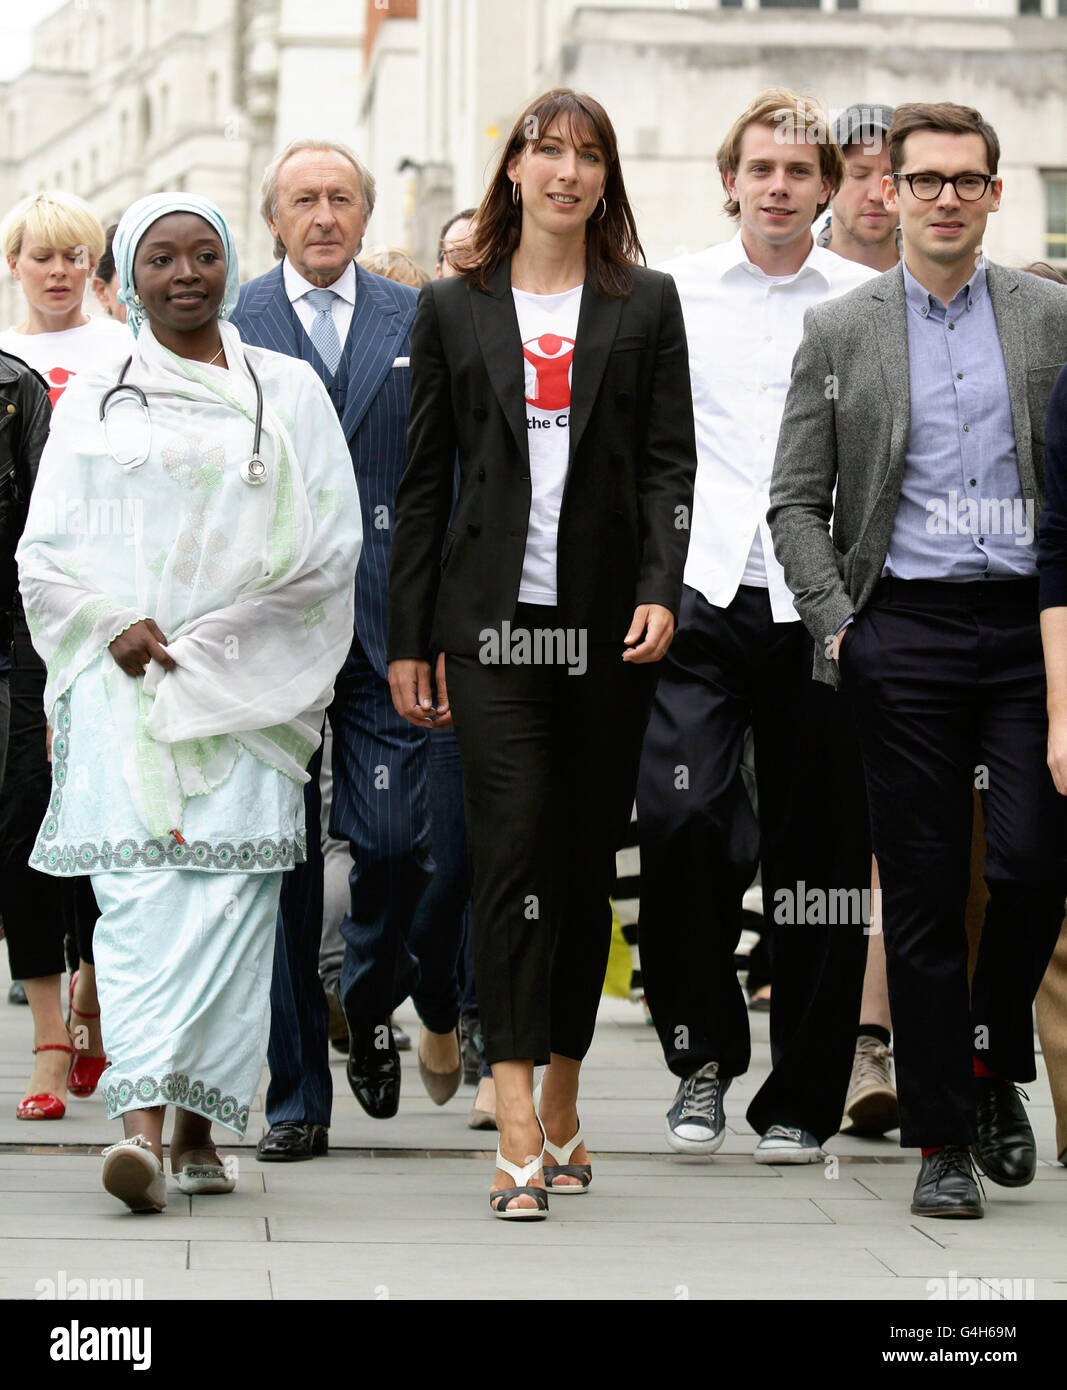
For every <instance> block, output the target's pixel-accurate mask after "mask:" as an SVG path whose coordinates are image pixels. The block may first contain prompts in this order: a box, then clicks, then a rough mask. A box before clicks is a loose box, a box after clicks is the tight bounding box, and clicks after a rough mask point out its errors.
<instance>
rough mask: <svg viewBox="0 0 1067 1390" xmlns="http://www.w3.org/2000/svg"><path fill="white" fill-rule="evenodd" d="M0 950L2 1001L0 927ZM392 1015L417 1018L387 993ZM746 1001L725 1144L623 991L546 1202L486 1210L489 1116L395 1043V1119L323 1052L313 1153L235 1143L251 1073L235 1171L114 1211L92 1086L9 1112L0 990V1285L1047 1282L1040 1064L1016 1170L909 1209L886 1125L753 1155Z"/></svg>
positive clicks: (532, 1286) (607, 1287)
mask: <svg viewBox="0 0 1067 1390" xmlns="http://www.w3.org/2000/svg"><path fill="white" fill-rule="evenodd" d="M0 958H2V966H0V991H2V992H0V1001H2V1000H3V999H4V998H5V997H6V993H7V984H8V981H7V974H6V967H7V960H6V951H3V950H2V948H0ZM399 1017H400V1019H401V1021H403V1022H405V1023H406V1024H408V1025H409V1027H410V1029H411V1031H412V1032H413V1034H414V1033H416V1032H417V1027H416V1026H415V1025H414V1014H413V1013H412V1012H411V1009H410V1005H408V1006H406V1007H405V1008H404V1009H402V1010H401V1011H400V1014H399ZM752 1018H753V1031H754V1046H753V1066H752V1070H751V1071H750V1072H749V1074H748V1075H747V1076H746V1077H743V1078H741V1079H740V1080H738V1081H736V1082H735V1083H734V1085H733V1086H732V1087H731V1090H730V1093H729V1095H728V1096H727V1106H726V1109H727V1123H728V1131H727V1138H726V1143H725V1144H724V1146H723V1148H722V1150H721V1151H720V1152H719V1154H718V1155H716V1157H715V1158H714V1159H712V1160H710V1161H708V1160H703V1161H700V1160H697V1161H695V1160H691V1159H685V1158H681V1157H678V1156H676V1155H672V1154H670V1153H669V1152H668V1151H667V1149H666V1147H665V1144H664V1141H663V1116H664V1112H665V1110H666V1108H667V1106H668V1104H669V1102H670V1098H671V1096H672V1095H673V1091H674V1084H673V1082H672V1080H671V1078H670V1077H669V1075H668V1074H667V1071H666V1069H665V1068H664V1066H663V1063H662V1060H661V1055H660V1050H659V1047H658V1045H657V1042H656V1039H655V1036H654V1034H653V1031H652V1029H651V1028H648V1027H646V1026H645V1024H644V1022H643V1016H642V1013H641V1011H640V1009H638V1008H636V1007H635V1006H633V1005H630V1004H627V1003H625V1002H622V1001H619V1000H611V999H605V1000H604V1001H603V1002H602V1007H601V1012H600V1020H599V1024H598V1027H597V1034H596V1040H595V1043H594V1046H593V1050H592V1052H591V1054H590V1057H589V1059H588V1062H587V1064H586V1068H585V1071H584V1073H583V1091H582V1121H583V1126H584V1129H585V1133H586V1136H587V1140H588V1143H589V1147H590V1150H591V1152H592V1156H593V1164H594V1171H595V1178H594V1184H593V1188H592V1190H591V1191H590V1192H589V1193H588V1195H586V1196H584V1197H583V1198H582V1200H581V1201H580V1202H579V1201H577V1200H576V1199H574V1198H570V1199H566V1198H557V1199H556V1200H555V1201H554V1202H553V1203H552V1214H551V1216H550V1217H549V1219H548V1221H546V1222H538V1223H534V1224H531V1225H517V1224H514V1223H505V1222H502V1221H497V1220H494V1219H493V1218H492V1217H491V1216H490V1215H489V1211H488V1204H487V1201H486V1196H485V1189H486V1188H487V1185H488V1182H489V1174H490V1165H489V1162H488V1160H489V1158H491V1150H490V1151H489V1152H486V1151H485V1148H484V1145H485V1144H486V1142H487V1138H488V1136H486V1135H479V1134H477V1133H475V1132H474V1131H471V1130H469V1129H468V1128H467V1126H466V1119H467V1114H468V1112H469V1109H470V1104H471V1099H472V1096H473V1089H472V1088H469V1087H463V1088H461V1090H460V1092H459V1094H458V1095H457V1096H456V1097H455V1099H454V1100H452V1101H451V1102H450V1103H449V1104H448V1105H446V1106H444V1107H442V1108H440V1109H439V1108H437V1107H436V1106H434V1105H433V1104H431V1102H430V1101H429V1099H428V1098H427V1097H426V1096H425V1094H424V1093H423V1091H422V1087H421V1085H420V1083H419V1078H418V1072H417V1069H416V1063H415V1058H414V1053H407V1054H404V1079H403V1092H402V1099H401V1105H400V1114H399V1115H398V1116H397V1117H396V1119H394V1120H389V1121H384V1122H383V1121H374V1120H371V1119H368V1118H367V1116H366V1115H364V1113H363V1112H362V1110H360V1108H359V1107H358V1105H357V1104H356V1102H355V1100H354V1099H353V1098H352V1096H351V1094H350V1093H349V1091H348V1087H347V1084H346V1082H345V1077H344V1059H343V1057H341V1056H340V1055H339V1054H333V1055H334V1057H335V1059H336V1060H335V1062H334V1064H333V1073H334V1086H335V1092H336V1100H335V1108H334V1123H333V1127H332V1130H331V1154H330V1156H329V1157H328V1158H320V1159H315V1160H313V1161H311V1162H309V1163H299V1164H259V1163H257V1162H256V1160H255V1157H254V1143H255V1139H256V1138H257V1137H258V1136H259V1134H260V1133H261V1132H262V1129H263V1113H262V1092H261V1094H260V1095H259V1096H258V1097H257V1099H256V1103H255V1109H254V1111H253V1116H252V1122H251V1125H250V1127H249V1134H248V1139H249V1142H248V1143H247V1144H245V1145H241V1146H233V1147H230V1146H225V1145H221V1146H220V1147H222V1149H223V1152H232V1153H235V1154H237V1155H238V1158H239V1163H240V1181H239V1185H238V1190H237V1191H236V1192H235V1193H233V1194H232V1195H230V1196H224V1197H194V1198H189V1197H185V1196H182V1195H181V1194H180V1193H178V1191H177V1190H176V1189H175V1190H174V1191H173V1192H172V1193H171V1195H170V1203H169V1206H168V1208H167V1210H166V1212H165V1213H163V1214H162V1215H160V1216H142V1217H137V1216H133V1215H132V1214H130V1213H127V1212H125V1211H124V1210H122V1209H121V1208H120V1207H119V1206H118V1204H117V1203H116V1202H115V1201H114V1199H113V1198H111V1197H109V1196H108V1195H107V1194H106V1193H105V1192H104V1191H103V1189H102V1188H101V1186H100V1177H99V1172H100V1158H99V1156H98V1151H99V1148H100V1146H102V1145H104V1144H107V1143H111V1142H113V1141H114V1140H115V1139H116V1138H117V1137H119V1135H118V1127H117V1126H115V1125H109V1124H108V1123H107V1122H106V1121H105V1119H104V1114H103V1106H102V1104H101V1102H100V1100H99V1098H97V1097H93V1098H91V1099H89V1100H78V1099H76V1098H74V1097H71V1098H70V1099H69V1102H68V1109H67V1116H66V1118H65V1119H63V1120H62V1121H60V1122H58V1123H43V1122H39V1123H36V1124H30V1123H26V1122H19V1121H17V1120H16V1119H15V1117H14V1109H15V1103H16V1100H17V1099H18V1097H19V1096H20V1095H21V1093H22V1090H23V1088H24V1085H25V1080H26V1076H27V1070H28V1066H29V1060H30V1059H29V1048H30V1045H31V1038H30V1020H29V1011H28V1010H27V1009H25V1008H16V1007H12V1006H9V1005H7V1004H5V1003H3V1002H0V1297H7V1298H11V1297H14V1298H33V1297H34V1296H35V1293H39V1292H40V1289H41V1286H40V1285H39V1284H38V1281H40V1280H52V1281H53V1282H56V1283H59V1281H60V1280H61V1279H66V1281H67V1287H68V1288H69V1285H70V1281H72V1280H74V1279H85V1280H89V1279H100V1280H104V1279H112V1280H113V1279H128V1280H130V1281H131V1283H130V1285H129V1289H130V1290H131V1291H136V1290H137V1288H138V1286H137V1284H136V1282H134V1281H137V1280H140V1281H141V1283H140V1289H141V1292H142V1295H143V1297H144V1298H146V1299H156V1298H163V1299H170V1298H185V1299H231V1298H239V1299H270V1298H278V1299H288V1298H344V1299H350V1298H367V1299H373V1298H383V1297H389V1298H424V1297H431V1298H469V1297H474V1298H496V1299H500V1298H509V1297H521V1298H525V1299H530V1298H537V1297H542V1296H551V1295H555V1296H558V1297H563V1298H573V1297H578V1298H581V1297H612V1298H620V1297H621V1298H655V1299H676V1298H684V1297H689V1298H719V1297H728V1298H785V1299H791V1300H795V1299H838V1298H860V1299H872V1300H880V1299H887V1298H888V1299H901V1298H904V1299H917V1300H925V1299H927V1298H929V1296H930V1290H929V1289H928V1287H927V1281H928V1280H931V1279H938V1278H940V1279H944V1280H946V1281H947V1280H949V1279H950V1277H951V1275H952V1273H953V1272H955V1274H956V1277H957V1279H963V1278H967V1277H971V1278H979V1279H983V1280H986V1281H993V1280H1004V1279H1032V1280H1033V1281H1034V1284H1033V1294H1034V1296H1035V1297H1036V1298H1038V1299H1058V1298H1067V1220H1065V1212H1067V1169H1064V1168H1062V1167H1060V1166H1059V1165H1058V1164H1056V1163H1055V1153H1054V1146H1053V1126H1052V1103H1051V1097H1050V1095H1049V1090H1048V1083H1047V1080H1046V1078H1045V1075H1044V1071H1043V1069H1042V1071H1041V1074H1040V1076H1039V1078H1038V1080H1037V1082H1036V1084H1035V1085H1033V1086H1032V1087H1029V1088H1028V1089H1029V1093H1030V1096H1031V1104H1030V1115H1031V1118H1032V1120H1033V1122H1034V1127H1035V1130H1036V1133H1037V1137H1038V1143H1039V1152H1040V1154H1041V1158H1042V1160H1043V1161H1042V1163H1041V1166H1040V1168H1039V1170H1038V1175H1037V1180H1036V1182H1034V1184H1033V1185H1032V1186H1030V1187H1028V1188H1024V1189H1022V1190H1021V1191H1008V1190H1005V1189H1002V1188H996V1187H993V1186H992V1185H991V1184H987V1189H988V1193H989V1197H990V1201H989V1203H988V1208H987V1213H986V1216H985V1219H984V1220H981V1221H960V1222H944V1221H931V1220H924V1219H919V1218H916V1217H913V1216H911V1215H910V1214H909V1211H908V1203H909V1198H910V1194H911V1189H912V1186H913V1184H914V1179H915V1172H916V1169H917V1156H916V1155H915V1154H914V1152H908V1153H905V1154H902V1153H901V1151H900V1149H899V1148H898V1147H897V1145H896V1143H895V1140H884V1141H861V1140H855V1139H848V1138H846V1137H843V1136H839V1137H837V1138H835V1139H834V1140H833V1141H832V1142H831V1144H830V1146H829V1147H830V1150H831V1151H832V1154H833V1156H834V1158H835V1159H836V1160H837V1161H836V1162H831V1163H828V1164H827V1165H826V1166H825V1167H824V1166H822V1165H812V1166H808V1167H803V1168H788V1167H782V1168H767V1167H760V1166H757V1165H756V1164H754V1163H753V1162H752V1159H751V1154H752V1147H753V1144H754V1142H755V1138H754V1136H753V1134H752V1133H751V1132H750V1131H749V1130H748V1126H747V1125H746V1124H745V1121H744V1118H743V1116H744V1110H745V1105H746V1102H747V1100H748V1098H749V1097H750V1096H751V1095H752V1094H753V1091H754V1090H755V1088H756V1087H757V1086H758V1084H759V1081H760V1079H761V1078H762V1077H763V1076H764V1075H765V1073H766V1070H767V1066H768V1061H769V1055H768V1045H767V1019H766V1015H753V1016H752ZM265 1081H266V1078H264V1088H265ZM226 1133H227V1131H221V1134H223V1135H225V1134H226ZM517 1251H518V1252H521V1254H520V1255H519V1257H518V1258H517V1257H516V1252H517ZM988 1292H989V1294H990V1295H991V1296H994V1297H995V1296H996V1292H995V1286H993V1285H992V1284H990V1285H989V1290H988Z"/></svg>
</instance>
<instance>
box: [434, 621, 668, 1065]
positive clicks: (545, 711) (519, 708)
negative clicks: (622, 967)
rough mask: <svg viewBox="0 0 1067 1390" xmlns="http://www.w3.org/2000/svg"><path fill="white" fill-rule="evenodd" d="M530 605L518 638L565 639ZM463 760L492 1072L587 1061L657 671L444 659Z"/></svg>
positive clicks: (594, 657) (596, 661) (478, 963)
mask: <svg viewBox="0 0 1067 1390" xmlns="http://www.w3.org/2000/svg"><path fill="white" fill-rule="evenodd" d="M555 626H556V624H555V609H551V608H541V607H532V606H526V605H522V604H520V605H519V606H518V608H517V610H516V615H515V619H514V629H516V630H517V629H520V628H521V629H525V630H528V631H533V630H538V629H542V630H544V629H552V628H555ZM446 669H447V676H448V691H449V699H450V702H451V706H452V717H453V720H454V723H455V728H456V736H457V738H458V739H459V750H460V756H461V758H462V760H463V792H464V800H465V803H466V810H467V840H468V844H469V846H470V855H471V870H472V875H473V896H474V919H473V932H474V972H475V977H476V980H477V986H478V1011H479V1015H480V1017H481V1023H482V1032H483V1035H484V1038H485V1055H486V1060H487V1061H489V1062H503V1061H509V1060H512V1059H515V1058H532V1059H533V1060H534V1061H535V1062H536V1063H538V1064H540V1063H544V1062H547V1061H548V1060H549V1054H550V1053H552V1052H555V1053H558V1054H560V1055H561V1056H564V1057H573V1058H576V1059H579V1060H580V1059H581V1058H583V1057H584V1056H585V1054H586V1052H587V1051H588V1049H589V1044H590V1043H591V1041H592V1038H593V1030H594V1028H595V1025H596V1013H597V1005H598V1003H599V999H600V992H601V988H602V986H603V983H604V972H605V970H606V968H607V959H608V949H609V945H610V941H611V907H610V905H609V901H608V899H609V897H610V894H611V890H612V885H613V883H614V879H615V850H616V847H617V846H618V844H619V843H620V842H621V840H622V837H623V835H624V834H625V831H626V827H627V826H628V824H629V821H630V812H631V809H632V807H633V797H634V784H635V782H636V780H637V762H638V757H639V754H640V748H641V736H642V734H643V733H644V729H645V724H646V723H647V721H648V713H649V709H650V707H651V703H652V694H653V691H654V689H655V682H656V676H657V671H658V666H657V665H637V666H635V665H632V664H631V663H628V662H624V661H623V660H622V643H621V642H620V643H619V644H618V646H603V647H594V646H589V647H588V649H587V653H586V669H585V671H584V673H583V674H581V675H569V674H568V673H567V672H568V667H567V666H566V665H565V664H552V665H538V664H518V665H513V664H508V665H503V664H500V665H488V664H483V663H482V662H481V661H480V660H479V658H478V657H476V656H474V657H470V656H454V655H449V656H447V658H446Z"/></svg>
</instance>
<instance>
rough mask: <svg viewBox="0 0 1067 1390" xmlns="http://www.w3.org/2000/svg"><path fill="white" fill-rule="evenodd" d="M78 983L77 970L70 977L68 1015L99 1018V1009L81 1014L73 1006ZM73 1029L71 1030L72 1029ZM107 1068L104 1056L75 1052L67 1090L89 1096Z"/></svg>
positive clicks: (78, 1094) (76, 1094)
mask: <svg viewBox="0 0 1067 1390" xmlns="http://www.w3.org/2000/svg"><path fill="white" fill-rule="evenodd" d="M77 983H78V971H77V970H75V972H74V974H73V975H72V976H71V977H70V1016H71V1019H72V1020H73V1019H74V1018H99V1017H100V1010H99V1009H97V1011H96V1013H95V1014H83V1013H82V1011H81V1009H76V1008H75V1007H74V987H75V985H76V984H77ZM72 1031H73V1030H72ZM106 1069H107V1058H106V1057H90V1056H87V1055H86V1054H85V1053H83V1052H77V1051H76V1052H75V1054H74V1060H73V1062H71V1064H70V1075H69V1076H68V1077H67V1090H68V1091H70V1093H71V1095H75V1096H83V1097H84V1096H91V1095H92V1094H93V1092H94V1091H95V1090H96V1087H97V1084H98V1082H99V1081H100V1078H101V1076H102V1075H103V1074H104V1072H105V1070H106Z"/></svg>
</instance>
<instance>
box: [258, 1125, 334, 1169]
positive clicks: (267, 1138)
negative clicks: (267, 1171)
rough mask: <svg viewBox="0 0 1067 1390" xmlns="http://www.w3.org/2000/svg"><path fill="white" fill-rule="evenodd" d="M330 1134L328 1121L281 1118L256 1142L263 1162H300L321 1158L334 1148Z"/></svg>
mask: <svg viewBox="0 0 1067 1390" xmlns="http://www.w3.org/2000/svg"><path fill="white" fill-rule="evenodd" d="M328 1136H329V1130H328V1129H327V1128H326V1126H325V1125H311V1124H306V1123H305V1122H304V1121H303V1120H279V1122H278V1123H277V1124H276V1125H271V1127H270V1129H269V1130H268V1131H267V1133H266V1134H264V1136H263V1138H262V1139H261V1140H260V1141H259V1143H258V1144H257V1145H256V1157H257V1158H258V1159H259V1161H260V1162H261V1163H299V1162H300V1161H301V1160H302V1159H305V1158H321V1157H322V1156H323V1155H324V1154H327V1153H329V1151H330V1145H329V1138H328Z"/></svg>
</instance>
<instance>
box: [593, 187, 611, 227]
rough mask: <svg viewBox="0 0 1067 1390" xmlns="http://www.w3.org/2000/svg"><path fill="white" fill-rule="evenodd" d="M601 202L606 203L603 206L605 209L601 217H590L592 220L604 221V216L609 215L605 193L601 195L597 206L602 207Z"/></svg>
mask: <svg viewBox="0 0 1067 1390" xmlns="http://www.w3.org/2000/svg"><path fill="white" fill-rule="evenodd" d="M600 203H603V204H604V207H603V210H602V212H601V214H600V216H599V217H590V219H589V221H590V222H603V220H604V218H605V217H607V215H608V200H607V199H606V198H605V197H604V195H603V194H601V195H600V202H598V203H597V207H600Z"/></svg>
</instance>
